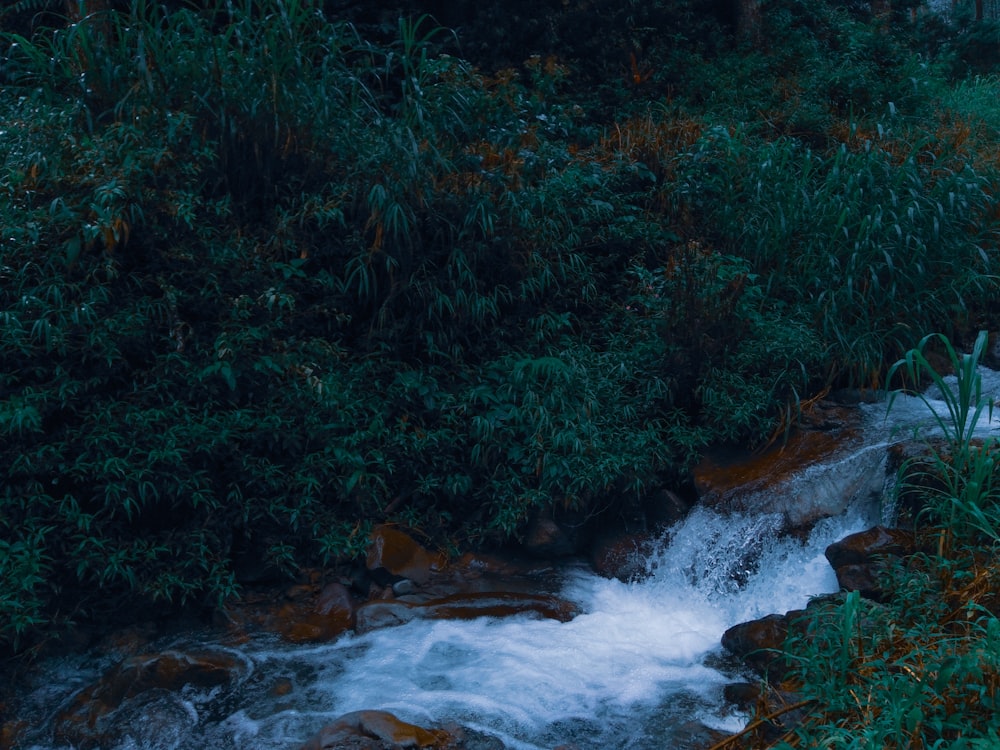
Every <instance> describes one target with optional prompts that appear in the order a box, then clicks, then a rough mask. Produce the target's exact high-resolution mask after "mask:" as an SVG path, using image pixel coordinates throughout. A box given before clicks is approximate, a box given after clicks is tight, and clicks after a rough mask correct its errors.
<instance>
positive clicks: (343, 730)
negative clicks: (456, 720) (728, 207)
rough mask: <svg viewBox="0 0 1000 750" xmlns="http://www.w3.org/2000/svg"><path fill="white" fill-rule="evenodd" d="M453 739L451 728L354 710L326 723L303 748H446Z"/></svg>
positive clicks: (310, 749) (341, 749) (337, 749)
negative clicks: (427, 725) (449, 729)
mask: <svg viewBox="0 0 1000 750" xmlns="http://www.w3.org/2000/svg"><path fill="white" fill-rule="evenodd" d="M452 740H453V738H452V735H451V734H450V733H449V732H446V731H444V730H442V729H424V728H423V727H419V726H417V725H415V724H408V723H407V722H405V721H402V720H400V719H398V718H397V717H396V716H395V715H393V714H391V713H389V712H388V711H354V712H352V713H349V714H344V715H343V716H341V717H340V718H339V719H337V720H336V721H334V722H333V723H332V724H328V725H327V726H325V727H323V729H321V730H320V731H319V733H318V734H317V735H316V736H315V737H313V738H312V739H310V740H309V741H308V742H306V744H305V745H303V746H302V748H301V750H348V749H349V750H396V749H397V748H446V747H449V746H450V745H452Z"/></svg>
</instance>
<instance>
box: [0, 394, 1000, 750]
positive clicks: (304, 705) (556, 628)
mask: <svg viewBox="0 0 1000 750" xmlns="http://www.w3.org/2000/svg"><path fill="white" fill-rule="evenodd" d="M993 375H995V374H993ZM993 375H990V379H989V381H988V384H987V387H988V388H992V389H994V390H993V391H990V392H995V391H996V389H997V386H998V384H1000V376H997V377H993ZM899 404H900V405H899V406H897V407H896V409H894V412H895V415H894V423H893V424H899V425H901V426H902V429H903V430H909V431H912V430H913V429H914V428H915V427H916V426H917V423H918V421H921V422H922V423H923V424H927V421H926V411H927V410H926V407H925V406H923V405H922V404H919V403H916V400H915V399H901V400H900V402H899ZM864 408H865V409H866V410H867V411H868V414H867V427H866V434H865V435H864V446H863V447H862V448H860V449H858V450H857V451H856V452H854V453H851V454H850V457H848V458H847V459H845V457H844V456H837V457H835V459H834V460H835V461H837V462H840V463H838V464H837V465H836V466H830V465H827V466H825V467H824V466H811V467H803V471H802V475H801V476H800V477H798V478H797V479H796V481H795V482H793V483H787V484H788V486H789V487H790V489H789V491H790V492H808V491H809V483H810V474H812V475H813V481H816V479H815V478H816V477H820V478H821V480H822V481H826V479H824V478H829V476H830V475H831V474H837V475H839V478H840V479H842V478H843V476H842V475H843V474H844V473H845V472H847V471H853V470H854V468H852V467H854V466H855V465H856V463H857V461H856V459H857V455H860V454H864V453H873V454H876V455H877V459H876V460H878V461H884V458H883V457H882V454H883V453H884V449H885V447H886V446H887V445H888V443H889V441H890V440H891V439H894V438H891V437H890V436H891V435H892V434H894V433H893V427H892V424H888V423H886V422H885V420H884V414H885V406H884V404H883V405H872V406H868V407H864ZM982 429H984V430H986V431H989V430H995V429H996V423H995V422H994V423H993V424H984V425H983V426H982ZM858 470H859V471H864V472H867V471H869V470H870V467H868V466H867V465H866V466H864V467H862V468H861V469H858ZM877 500H878V499H877V498H876V502H875V503H873V502H872V498H871V496H870V493H868V494H866V493H861V494H860V495H859V496H858V497H857V498H856V499H855V501H854V502H852V503H850V504H849V505H848V506H847V507H846V508H844V509H842V510H841V511H840V512H838V514H837V515H836V516H834V517H830V518H826V519H824V520H822V521H820V522H819V523H818V524H816V525H815V526H814V528H813V529H812V531H811V533H810V534H809V536H808V538H807V539H804V540H803V539H800V538H796V537H791V536H783V535H781V534H780V533H779V532H780V529H781V528H782V526H783V524H784V522H785V520H786V517H785V516H783V514H782V513H776V512H775V513H771V512H765V513H761V512H757V513H753V512H741V513H725V514H723V513H721V512H718V511H714V510H711V509H709V508H706V507H697V508H695V509H694V510H693V511H692V512H691V513H690V515H689V516H688V517H687V518H686V519H685V520H684V521H683V522H682V523H680V524H679V525H678V526H676V527H674V528H672V529H670V530H669V531H668V532H666V533H665V534H664V536H663V538H662V540H661V543H660V544H659V545H658V547H657V551H656V552H655V553H654V554H653V555H651V556H650V558H649V559H648V561H647V569H648V576H647V577H645V578H643V579H642V580H637V581H633V582H630V583H623V582H621V581H617V580H608V579H604V578H600V577H598V576H596V575H594V574H593V573H592V572H590V571H589V570H588V569H586V568H584V567H582V566H579V565H570V566H567V567H566V568H565V569H564V570H562V571H561V585H562V595H563V596H564V597H565V598H566V599H569V600H571V601H573V602H574V603H576V604H577V605H578V607H579V609H580V612H581V613H580V614H579V615H578V616H576V617H575V618H574V619H572V620H570V621H569V622H557V621H554V620H544V619H534V618H531V617H528V616H516V617H510V618H505V619H489V618H481V619H476V620H464V621H449V620H414V621H412V622H409V623H407V624H405V625H400V626H398V627H393V628H386V629H382V630H375V631H372V632H369V633H365V634H351V635H348V636H345V637H342V638H340V639H338V640H336V641H335V642H332V643H327V644H322V645H311V646H302V645H292V644H287V643H282V642H280V641H278V640H277V639H275V638H273V637H265V636H260V637H257V638H254V639H251V640H250V641H248V642H245V643H241V644H239V645H227V644H225V643H224V642H222V643H219V642H212V643H207V642H205V641H204V640H202V639H201V638H199V636H198V635H197V634H191V633H185V634H182V635H179V636H177V637H175V638H174V639H172V640H169V641H164V642H161V643H159V644H157V646H158V647H161V648H175V649H179V650H185V649H188V650H195V649H204V648H211V649H215V650H220V649H221V650H224V651H228V652H230V653H231V654H232V655H233V656H235V657H236V658H238V660H239V662H240V664H242V665H243V666H242V668H241V669H240V671H239V676H238V678H237V679H236V680H235V681H234V682H233V683H232V684H230V685H228V686H225V687H215V688H211V689H194V688H191V687H190V686H189V687H185V688H184V689H182V690H181V691H178V692H167V691H158V690H152V691H146V692H144V693H141V694H140V695H138V696H135V697H133V698H130V699H128V700H126V701H125V702H124V703H122V705H121V706H120V708H118V709H117V710H116V711H115V712H114V714H113V715H112V716H110V717H108V719H107V720H109V721H113V722H115V724H116V725H120V726H121V727H123V729H122V731H121V732H120V734H119V735H118V736H119V737H120V738H121V739H120V741H119V743H118V744H117V745H116V746H115V747H114V748H111V747H108V748H103V750H181V749H182V748H183V750H237V749H238V750H297V748H299V747H300V746H301V745H302V743H303V742H304V741H305V740H307V739H308V738H309V737H310V736H312V735H313V734H314V733H315V732H317V731H318V730H319V729H320V728H321V727H322V726H324V725H325V724H327V723H329V722H331V721H332V720H333V719H335V718H336V717H338V716H340V715H342V714H345V713H347V712H350V711H356V710H368V709H380V710H385V711H389V712H392V713H393V714H395V715H396V716H398V717H399V718H400V719H402V720H404V721H408V722H411V723H414V724H419V725H421V726H427V727H436V726H458V727H461V728H462V731H463V733H464V736H465V747H468V748H471V749H472V750H501V749H502V748H513V749H515V750H537V749H542V748H545V749H547V750H551V748H554V747H557V746H559V745H571V746H573V747H575V748H579V750H589V749H591V748H592V749H594V750H596V749H598V748H600V749H602V750H603V749H604V748H608V747H629V748H634V749H636V750H643V749H644V748H648V749H649V750H653V749H654V748H655V749H656V750H661V749H662V748H664V747H671V746H677V745H678V740H677V738H676V735H675V733H676V732H677V730H678V728H679V727H681V726H683V725H684V723H685V722H689V721H692V720H695V721H699V722H701V723H703V724H706V725H708V726H710V727H714V728H719V729H724V730H727V731H736V730H738V729H739V728H740V727H741V726H742V724H743V722H744V721H745V719H746V717H745V716H741V715H739V714H737V713H734V712H733V710H732V709H731V708H729V707H727V705H726V703H725V702H724V701H723V699H722V690H723V687H724V686H725V685H726V684H727V683H729V682H732V681H733V680H736V679H740V677H741V674H740V666H739V665H738V664H735V663H734V662H733V660H732V659H728V658H726V656H725V655H724V654H723V652H722V649H721V647H720V645H719V642H720V637H721V636H722V633H723V632H724V631H725V630H726V629H727V628H728V627H730V626H732V625H734V624H737V623H739V622H742V621H746V620H749V619H753V618H757V617H761V616H763V615H766V614H769V613H773V612H779V613H780V612H785V611H787V610H790V609H795V608H801V607H803V606H804V605H805V604H806V603H807V601H808V600H809V598H810V597H811V596H814V595H818V594H823V593H827V592H831V591H834V590H836V588H837V582H836V579H835V577H834V574H833V572H832V570H831V569H830V567H829V565H828V564H827V562H826V559H825V557H824V550H825V548H826V547H827V545H829V544H830V543H832V542H834V541H836V540H838V539H840V538H842V537H844V536H845V535H847V534H850V533H852V532H855V531H860V530H862V529H864V528H867V527H869V526H871V525H872V524H873V523H877V522H878V520H879V518H878V513H879V508H878V507H877V504H878V503H877ZM109 666H110V662H109V661H108V660H107V659H106V657H103V656H102V655H100V654H96V655H94V654H90V655H78V656H75V657H65V658H62V659H58V660H53V661H52V662H50V663H48V664H47V665H45V666H44V668H43V669H42V670H40V671H39V672H38V674H37V675H36V678H35V682H33V683H32V684H31V685H28V686H27V687H26V689H25V691H24V696H25V698H24V701H23V704H22V705H21V706H20V710H21V711H22V713H23V718H25V720H26V721H29V722H33V723H37V724H38V725H40V726H43V725H44V724H45V722H46V721H48V722H51V720H52V718H53V717H54V716H55V715H56V714H57V713H58V712H59V710H60V709H61V708H64V707H65V706H66V705H67V704H68V703H69V702H70V701H71V700H72V698H73V695H74V693H76V692H77V691H78V690H79V689H80V688H81V687H83V686H85V685H87V684H89V683H91V682H93V680H94V679H95V678H96V677H97V676H99V675H100V674H101V672H102V671H104V670H105V669H107V668H108V667H109ZM27 740H28V742H27V746H29V747H31V748H32V750H56V749H57V748H58V749H59V750H62V747H61V746H60V745H58V744H57V743H54V742H53V741H52V739H51V730H50V729H49V730H46V729H39V730H37V731H35V730H32V732H29V733H28V735H27Z"/></svg>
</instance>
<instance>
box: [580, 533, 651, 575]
mask: <svg viewBox="0 0 1000 750" xmlns="http://www.w3.org/2000/svg"><path fill="white" fill-rule="evenodd" d="M654 546H655V540H654V539H653V537H652V535H650V534H648V533H640V534H629V533H626V532H621V533H618V534H609V535H606V536H600V537H598V538H597V539H596V540H595V541H594V542H593V544H592V545H591V548H590V564H591V567H593V569H594V572H596V573H597V574H598V575H601V576H604V577H605V578H617V579H618V580H620V581H623V582H625V583H628V582H629V581H635V580H641V579H643V578H646V577H647V576H648V575H649V571H648V570H647V568H646V560H648V559H649V557H650V555H651V554H652V552H653V548H654Z"/></svg>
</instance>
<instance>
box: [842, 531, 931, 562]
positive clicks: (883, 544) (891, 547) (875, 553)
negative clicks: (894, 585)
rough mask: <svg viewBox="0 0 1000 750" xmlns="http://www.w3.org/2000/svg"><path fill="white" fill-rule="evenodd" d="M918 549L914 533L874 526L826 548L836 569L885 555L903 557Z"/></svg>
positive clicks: (870, 560) (871, 560)
mask: <svg viewBox="0 0 1000 750" xmlns="http://www.w3.org/2000/svg"><path fill="white" fill-rule="evenodd" d="M915 549H916V541H915V540H914V537H913V533H912V532H909V531H904V530H903V529H892V528H886V527H885V526H874V527H872V528H870V529H868V530H867V531H859V532H857V533H856V534H850V535H848V536H846V537H844V538H843V539H841V540H840V541H838V542H834V543H833V544H831V545H830V546H829V547H827V548H826V559H827V560H829V561H830V565H831V566H832V567H833V569H834V570H836V569H837V568H840V567H843V566H845V565H866V564H870V563H872V562H873V561H875V559H876V558H878V557H880V556H884V555H894V556H896V557H902V556H905V555H909V554H912V553H913V552H914V550H915Z"/></svg>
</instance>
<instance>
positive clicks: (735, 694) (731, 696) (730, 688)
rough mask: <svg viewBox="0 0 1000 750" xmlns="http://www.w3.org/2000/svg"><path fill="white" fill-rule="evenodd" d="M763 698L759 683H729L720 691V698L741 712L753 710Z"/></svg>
mask: <svg viewBox="0 0 1000 750" xmlns="http://www.w3.org/2000/svg"><path fill="white" fill-rule="evenodd" d="M762 696H763V691H762V690H761V686H760V684H759V683H752V682H731V683H729V684H728V685H726V686H725V687H724V688H723V689H722V697H723V698H725V699H726V702H727V703H732V704H733V705H734V706H736V707H737V708H738V709H740V710H741V711H747V710H749V709H751V708H753V707H754V706H755V705H757V703H758V702H759V701H760V699H761V697H762Z"/></svg>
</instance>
